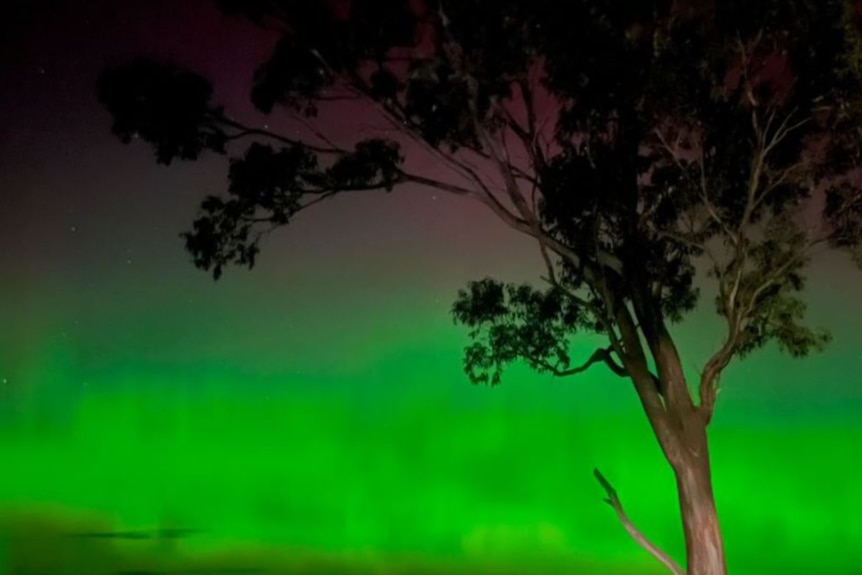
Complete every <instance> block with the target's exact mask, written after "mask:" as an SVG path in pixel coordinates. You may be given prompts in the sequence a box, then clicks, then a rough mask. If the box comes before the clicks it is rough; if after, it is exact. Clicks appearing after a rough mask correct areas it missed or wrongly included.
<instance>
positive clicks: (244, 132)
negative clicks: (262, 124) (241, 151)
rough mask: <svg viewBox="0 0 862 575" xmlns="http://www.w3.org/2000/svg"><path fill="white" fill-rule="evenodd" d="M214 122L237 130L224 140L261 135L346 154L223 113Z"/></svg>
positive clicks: (288, 142)
mask: <svg viewBox="0 0 862 575" xmlns="http://www.w3.org/2000/svg"><path fill="white" fill-rule="evenodd" d="M213 119H214V120H215V121H216V122H219V123H220V124H223V125H225V126H228V127H230V128H234V129H236V130H239V131H238V132H236V133H234V134H228V135H227V136H226V138H225V139H226V140H228V141H231V140H238V139H240V138H244V137H246V136H263V137H265V138H269V139H271V140H275V141H277V142H281V143H282V144H287V145H288V146H302V147H304V148H306V149H308V150H310V151H312V152H316V153H319V154H336V155H343V154H346V153H347V151H346V150H344V149H342V148H338V147H325V146H315V145H312V144H307V143H305V142H302V141H300V140H294V139H292V138H288V137H286V136H282V135H281V134H277V133H275V132H271V131H270V130H264V129H262V128H249V127H248V126H246V125H244V124H241V123H239V122H237V121H236V120H231V119H230V118H227V117H225V116H224V115H217V116H214V118H213Z"/></svg>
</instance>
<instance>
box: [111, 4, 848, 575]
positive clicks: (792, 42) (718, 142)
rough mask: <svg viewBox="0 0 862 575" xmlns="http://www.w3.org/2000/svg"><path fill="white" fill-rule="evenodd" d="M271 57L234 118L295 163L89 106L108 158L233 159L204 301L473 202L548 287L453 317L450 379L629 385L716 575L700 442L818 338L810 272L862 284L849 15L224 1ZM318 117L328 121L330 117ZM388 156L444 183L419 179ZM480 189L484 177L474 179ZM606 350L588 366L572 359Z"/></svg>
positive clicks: (192, 245) (220, 201)
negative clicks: (271, 263)
mask: <svg viewBox="0 0 862 575" xmlns="http://www.w3.org/2000/svg"><path fill="white" fill-rule="evenodd" d="M218 3H219V5H220V6H221V8H222V9H223V10H225V11H226V12H229V13H233V14H238V15H241V16H244V17H246V18H248V19H250V20H252V21H253V22H255V23H257V24H259V25H260V26H261V27H262V28H264V29H267V30H269V31H271V32H274V33H276V34H278V35H279V40H278V43H277V44H276V46H275V49H274V51H273V53H272V56H271V58H270V59H269V60H268V61H267V62H265V63H264V64H262V65H261V66H260V67H259V68H258V69H257V71H256V73H255V75H254V82H253V86H252V88H251V99H252V102H253V103H254V105H255V106H256V108H257V109H258V110H259V111H260V112H263V113H265V114H270V113H274V112H275V111H276V109H278V111H280V112H282V113H287V114H289V115H290V116H291V117H292V118H293V119H294V120H296V121H299V122H302V123H303V124H304V125H305V126H306V127H307V128H308V130H309V134H312V135H311V136H309V137H307V138H304V139H302V140H298V139H293V138H291V137H289V136H286V135H282V134H278V133H275V132H272V131H269V130H264V129H258V128H253V127H250V126H249V125H246V124H244V123H242V122H240V121H238V120H235V119H233V118H232V117H231V116H229V115H227V114H226V113H225V112H224V110H223V109H222V108H220V107H218V106H216V105H215V104H213V103H212V101H211V92H212V90H211V86H210V83H209V82H208V81H207V80H206V79H205V78H203V77H201V76H199V75H197V74H196V73H194V72H191V71H188V70H185V69H182V68H179V67H176V66H174V65H172V64H169V63H165V62H159V61H153V60H147V59H142V58H139V59H136V60H134V61H132V62H129V63H126V64H123V65H120V66H116V67H112V68H108V69H106V70H105V71H104V73H103V75H102V77H101V78H100V81H99V86H98V94H99V97H100V99H101V102H102V103H103V105H104V106H105V107H106V108H107V109H108V110H109V111H110V112H111V114H112V115H113V118H114V124H113V132H114V133H115V134H116V135H117V136H118V137H119V138H120V139H121V140H122V141H124V142H129V141H130V140H131V138H132V137H133V136H137V137H138V138H139V139H142V140H144V141H146V142H149V143H150V144H151V145H152V146H153V148H154V149H155V153H156V159H157V161H158V162H159V163H162V164H170V163H171V161H172V160H174V159H180V160H195V159H197V158H198V157H199V156H200V155H201V154H202V153H204V152H215V153H218V154H227V153H228V149H229V148H231V149H232V148H233V146H234V145H235V144H236V142H237V141H239V140H248V141H250V145H249V146H248V148H247V149H246V150H245V153H244V154H243V155H241V156H237V157H233V158H232V159H231V160H230V172H229V180H230V184H229V187H228V194H227V196H209V197H207V198H206V199H205V200H203V203H202V205H201V214H200V216H199V217H198V219H196V221H194V223H193V226H192V229H191V231H189V232H187V233H185V234H183V237H184V239H185V245H186V248H187V250H188V251H189V252H190V254H191V255H192V257H193V260H194V263H195V265H196V266H197V267H199V268H201V269H204V270H209V271H211V272H212V273H213V275H214V277H215V278H216V279H218V278H219V276H220V275H221V274H222V271H223V270H224V268H225V267H226V266H228V265H230V264H240V265H245V266H248V267H252V266H253V265H254V262H255V258H256V256H257V255H258V250H259V245H260V241H261V238H262V235H263V234H264V233H266V232H267V231H269V230H271V229H273V228H278V227H281V226H284V225H286V224H288V223H289V222H290V221H291V220H292V219H293V218H294V217H295V216H296V215H297V214H299V213H300V212H302V211H304V210H306V209H308V208H310V207H311V206H313V205H316V204H318V203H321V202H323V201H324V200H328V199H331V198H333V197H335V196H339V195H342V194H348V193H354V192H368V191H373V190H386V191H393V190H395V189H398V188H401V187H403V186H419V187H423V188H430V189H433V190H437V191H443V192H448V193H451V194H456V195H459V196H466V197H469V198H474V199H476V200H478V201H479V202H482V203H483V204H484V205H485V206H487V207H488V208H489V209H490V210H491V211H492V212H493V213H494V214H495V215H496V216H497V217H499V218H500V220H502V221H503V222H505V223H506V224H507V225H508V226H510V227H511V228H513V229H514V230H516V231H518V232H520V233H523V234H526V235H528V236H531V237H532V238H534V239H535V240H536V241H537V253H538V255H540V256H541V258H542V261H543V262H544V264H545V266H546V269H547V273H546V274H545V275H544V277H542V278H541V279H542V280H543V282H544V285H542V286H540V287H534V286H531V285H511V284H504V283H503V282H501V281H498V280H495V279H490V278H485V279H480V280H478V281H475V282H472V283H470V284H469V285H468V286H467V287H466V289H464V290H462V291H460V292H459V294H458V297H457V300H456V301H455V303H454V306H453V314H454V318H455V320H456V321H457V322H458V323H460V324H463V325H465V326H466V327H467V328H469V330H470V331H469V333H470V337H471V340H472V344H471V345H469V346H468V347H467V349H466V350H465V356H464V367H465V370H466V373H467V375H468V376H469V378H470V380H471V381H472V382H474V383H477V384H490V385H496V384H498V383H500V381H501V377H502V373H503V370H504V368H505V367H506V366H507V365H509V364H511V363H512V362H515V361H523V362H526V363H527V364H528V365H529V366H530V367H531V368H533V369H534V370H536V371H538V372H542V373H548V374H552V375H553V376H558V377H568V376H574V375H576V374H580V373H582V372H584V371H586V370H588V369H591V368H593V367H595V366H602V365H603V366H605V367H606V368H608V369H610V370H611V371H612V372H613V373H614V374H616V375H617V376H619V377H620V378H622V379H624V380H627V381H629V382H630V383H631V385H632V387H633V388H634V391H635V392H636V393H637V396H638V398H639V400H640V402H641V404H642V406H643V410H644V413H645V415H646V417H647V419H648V420H649V423H650V424H651V427H652V429H653V431H654V433H655V436H656V438H657V440H658V443H659V445H660V446H661V449H662V451H663V454H664V456H665V457H666V459H667V461H668V463H669V464H670V466H671V468H672V470H673V472H674V474H675V477H676V485H677V490H678V492H679V501H680V510H681V515H682V524H683V531H684V535H685V543H686V553H687V569H685V570H684V569H682V568H681V567H680V566H678V565H677V564H676V563H675V562H674V560H673V559H671V558H670V557H669V556H668V555H667V554H665V553H664V552H662V551H661V550H659V549H657V548H656V547H655V546H654V545H653V544H652V543H650V542H649V541H648V540H647V539H646V538H645V537H644V536H643V534H642V533H641V532H640V531H639V530H638V529H637V528H636V527H635V526H634V525H633V524H632V523H631V521H630V520H629V519H628V517H627V516H626V514H625V513H624V511H623V508H622V506H621V504H620V501H619V499H618V497H617V495H616V492H615V490H614V489H613V487H612V486H611V485H610V483H608V481H607V480H606V479H605V478H604V477H603V476H602V475H601V474H600V473H599V472H598V471H596V477H597V479H598V480H599V481H600V483H601V485H602V486H603V487H604V489H605V490H606V492H607V495H608V498H607V501H608V503H610V505H611V506H612V507H613V508H614V509H615V511H616V512H617V514H618V515H619V518H620V519H621V521H622V522H623V524H624V525H625V527H626V529H627V530H628V531H629V533H630V534H631V535H632V536H633V537H634V538H635V539H636V540H637V541H638V543H639V544H640V545H642V546H643V547H644V548H645V549H647V550H648V551H649V552H650V553H652V554H653V555H654V556H655V557H656V558H658V559H659V560H660V561H662V563H664V564H665V565H666V566H667V567H668V568H669V569H670V570H671V571H673V572H674V573H677V574H682V573H688V574H689V575H722V574H724V573H725V572H726V567H725V558H724V550H723V546H722V539H721V533H720V528H719V521H718V516H717V513H716V509H715V503H714V498H713V487H712V482H711V474H710V458H709V450H708V441H707V428H708V425H709V423H710V420H711V419H712V416H713V411H714V408H715V405H716V398H717V395H718V392H719V389H720V387H719V382H720V378H721V375H722V373H723V371H724V370H725V368H726V367H727V366H728V364H729V363H730V362H731V361H733V360H734V359H737V358H741V357H744V356H746V355H748V354H750V353H752V352H754V351H756V350H758V349H760V348H762V347H764V346H765V345H767V344H769V343H773V344H776V345H778V346H779V347H780V348H781V349H782V350H784V351H785V352H787V353H788V354H789V355H791V356H794V357H802V356H805V355H807V354H809V353H810V352H813V351H816V350H818V349H820V348H822V347H823V346H824V345H825V344H826V343H827V341H828V339H829V336H828V333H826V332H825V331H821V330H818V329H814V328H812V327H809V326H807V325H806V324H805V323H804V316H805V304H804V302H803V301H802V299H800V296H801V293H802V291H803V289H804V285H805V270H806V266H807V265H808V263H809V261H810V259H811V258H812V257H813V256H814V255H816V253H818V252H817V250H816V249H815V248H818V247H819V246H820V247H831V248H834V249H841V250H846V251H848V252H849V253H850V254H851V255H852V256H853V259H854V261H855V262H856V263H857V264H860V263H862V247H860V246H861V245H862V242H860V238H862V192H860V187H859V185H858V179H857V174H856V168H857V166H858V165H859V159H860V142H862V140H860V126H862V124H860V112H862V106H860V102H862V99H860V78H862V76H860V66H862V35H860V24H859V23H860V19H859V14H858V13H857V10H856V6H855V3H852V2H850V1H849V0H817V1H814V0H759V1H755V2H752V1H751V0H746V1H742V0H726V1H723V2H715V1H713V0H689V1H688V2H683V1H680V0H652V1H642V2H632V3H626V2H617V1H614V0H576V1H572V2H565V3H562V2H556V1H554V0H530V1H529V2H527V1H518V0H494V1H491V0H460V1H458V2H454V1H453V2H443V3H440V2H437V1H435V0H424V1H423V2H411V1H408V0H352V1H351V2H349V3H347V4H345V3H335V2H327V1H322V0H321V1H317V2H314V1H311V0H254V1H251V0H248V1H243V2H240V1H238V0H220V1H219V2H218ZM338 99H356V100H361V101H364V102H366V103H370V104H373V105H374V106H375V109H376V112H377V113H378V114H379V115H380V117H381V118H382V119H384V120H385V121H387V122H388V123H389V125H390V126H391V129H392V133H393V134H394V135H393V136H392V137H391V138H389V137H387V138H379V137H375V138H367V139H361V140H359V141H357V142H354V143H352V145H349V146H348V145H341V144H338V143H335V142H333V141H332V140H331V139H330V138H328V137H327V135H326V134H324V133H322V132H321V131H320V130H319V129H318V126H317V124H316V122H315V119H316V117H317V115H318V113H319V112H320V111H321V109H322V107H321V106H322V103H323V102H327V101H332V100H338ZM323 109H325V108H323ZM405 153H425V154H430V155H432V156H433V157H434V158H435V159H436V161H437V162H438V164H439V166H440V168H441V169H445V171H446V174H445V175H441V174H440V173H417V172H414V171H411V170H410V169H408V167H407V166H406V164H405V161H404V160H405V157H404V155H405ZM478 164H483V165H484V167H485V168H490V169H491V170H492V172H493V175H490V176H488V175H484V172H481V171H480V170H479V169H478V168H477V165H478ZM698 262H703V264H704V265H705V266H706V268H707V270H708V271H707V274H706V275H707V277H706V279H707V281H710V282H713V285H714V286H715V287H716V288H717V293H718V295H717V297H716V299H715V310H716V313H717V314H718V315H719V316H720V317H721V318H722V319H723V326H724V327H723V343H722V344H721V345H720V346H719V347H718V349H716V350H715V353H714V354H713V355H712V356H711V357H710V358H709V360H708V361H707V362H706V364H705V365H704V366H703V368H702V370H701V371H700V373H699V374H698V377H697V378H696V380H695V381H691V382H689V381H687V380H686V376H685V374H684V372H683V368H682V364H681V361H680V352H679V351H678V346H677V344H676V342H675V340H674V338H673V336H672V334H671V331H670V326H671V325H672V324H674V323H676V322H679V321H681V320H683V319H684V317H685V316H686V314H687V313H688V312H690V311H691V310H692V309H694V308H695V307H696V305H697V304H698V301H699V291H698V288H697V286H696V285H695V277H696V275H697V274H696V268H695V264H696V263H698ZM583 332H592V333H595V334H599V335H601V336H602V337H603V338H604V339H606V342H607V343H606V345H605V346H604V347H602V348H600V349H598V350H596V352H595V353H593V354H592V355H591V356H590V357H589V358H587V359H586V360H585V361H583V362H582V363H578V362H576V361H575V360H574V359H573V358H571V357H570V355H569V349H570V347H569V343H570V340H571V339H572V338H573V337H575V336H576V335H577V334H579V333H583Z"/></svg>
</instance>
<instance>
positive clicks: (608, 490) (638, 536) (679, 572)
mask: <svg viewBox="0 0 862 575" xmlns="http://www.w3.org/2000/svg"><path fill="white" fill-rule="evenodd" d="M593 475H594V476H595V477H596V480H597V481H598V482H599V485H601V486H602V489H604V490H605V494H606V495H607V498H606V499H605V503H607V504H608V505H610V506H611V507H613V509H614V511H615V512H616V514H617V517H618V518H619V520H620V522H621V523H622V524H623V527H625V530H626V531H627V532H628V534H629V535H631V536H632V539H634V540H635V541H636V542H637V544H638V545H640V546H641V547H643V548H644V549H645V550H646V551H647V552H648V553H649V554H650V555H652V556H653V557H655V558H656V559H658V561H659V562H660V563H661V564H662V565H664V566H665V567H667V568H668V569H670V571H671V573H673V574H674V575H685V569H683V568H682V567H680V566H679V564H677V562H676V561H674V560H673V558H672V557H671V556H670V555H668V554H667V553H666V552H664V551H663V550H661V549H659V548H658V546H656V545H655V543H653V542H652V541H650V540H649V539H647V538H646V536H645V535H644V534H643V533H642V532H641V530H640V529H638V528H637V527H635V525H634V523H632V521H631V520H630V519H629V518H628V515H626V512H625V511H624V510H623V505H622V503H620V498H619V496H618V495H617V491H616V489H614V488H613V486H612V485H611V484H610V482H609V481H608V480H607V479H606V478H605V476H604V475H602V472H601V471H599V470H598V469H593Z"/></svg>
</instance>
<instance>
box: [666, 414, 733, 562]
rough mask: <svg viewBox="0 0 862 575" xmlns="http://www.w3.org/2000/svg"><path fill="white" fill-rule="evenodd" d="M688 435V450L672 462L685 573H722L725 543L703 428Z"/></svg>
mask: <svg viewBox="0 0 862 575" xmlns="http://www.w3.org/2000/svg"><path fill="white" fill-rule="evenodd" d="M693 433H694V434H696V435H698V436H699V437H687V438H686V439H688V441H686V443H688V447H689V449H687V450H686V451H687V453H686V454H685V455H684V456H683V458H682V460H681V461H679V462H677V464H676V465H674V474H675V476H676V483H677V491H678V492H679V507H680V512H681V513H682V525H683V532H684V534H685V551H686V558H687V565H688V568H687V570H686V573H687V574H688V575H725V574H726V573H727V567H726V564H725V559H724V544H723V541H722V537H721V529H720V527H719V523H718V513H717V512H716V508H715V498H714V495H713V490H712V477H711V472H710V465H709V448H708V443H707V438H706V429H705V428H701V429H696V430H694V432H693Z"/></svg>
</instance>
